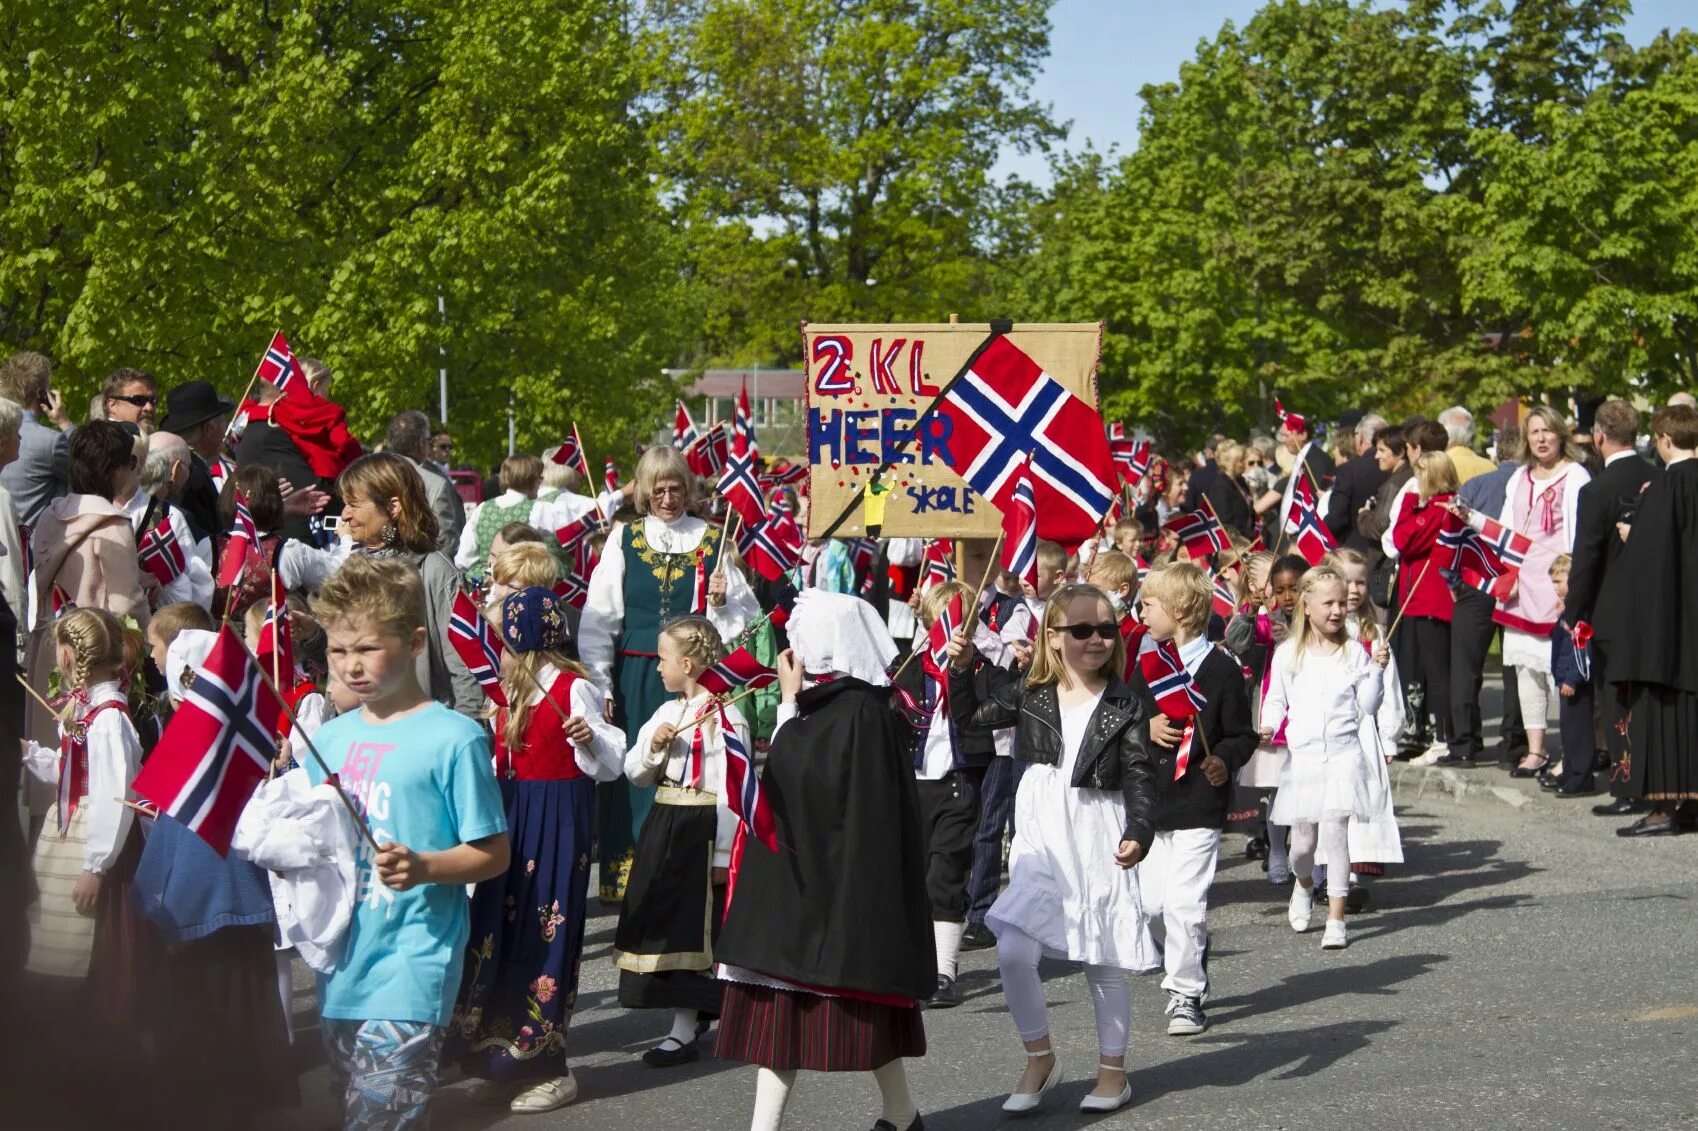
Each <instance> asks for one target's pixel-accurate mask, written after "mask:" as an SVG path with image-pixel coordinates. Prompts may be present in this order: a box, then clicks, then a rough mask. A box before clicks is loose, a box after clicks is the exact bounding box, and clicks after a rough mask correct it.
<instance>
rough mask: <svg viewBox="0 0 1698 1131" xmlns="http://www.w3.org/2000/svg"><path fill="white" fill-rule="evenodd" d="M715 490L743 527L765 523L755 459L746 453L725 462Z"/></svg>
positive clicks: (764, 505) (764, 500) (764, 508)
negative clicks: (728, 505)
mask: <svg viewBox="0 0 1698 1131" xmlns="http://www.w3.org/2000/svg"><path fill="white" fill-rule="evenodd" d="M716 490H718V491H719V493H720V494H721V495H722V496H724V498H725V501H726V502H727V503H729V504H730V505H731V509H732V510H734V511H736V512H737V517H738V518H740V519H742V520H743V525H744V526H759V525H760V524H761V523H763V522H765V521H766V499H765V498H764V497H763V496H762V495H761V485H760V482H759V480H757V479H756V478H755V457H754V456H753V455H750V454H748V453H744V454H742V455H733V456H732V457H731V458H730V459H728V460H726V461H725V471H724V472H723V473H722V474H721V475H720V477H719V483H718V485H717V487H716Z"/></svg>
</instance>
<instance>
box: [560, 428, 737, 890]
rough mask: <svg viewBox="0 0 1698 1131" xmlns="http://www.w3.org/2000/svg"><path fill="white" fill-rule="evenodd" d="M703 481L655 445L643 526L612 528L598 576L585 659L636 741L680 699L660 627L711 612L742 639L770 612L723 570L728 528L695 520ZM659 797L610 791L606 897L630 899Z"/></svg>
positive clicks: (638, 488) (625, 789) (644, 490)
mask: <svg viewBox="0 0 1698 1131" xmlns="http://www.w3.org/2000/svg"><path fill="white" fill-rule="evenodd" d="M695 490H696V479H695V476H693V475H691V474H690V469H689V468H688V467H686V466H685V464H684V457H683V456H681V455H679V454H678V452H677V451H676V450H675V449H673V448H669V447H656V448H650V449H648V450H647V451H645V452H644V453H643V456H642V458H641V459H640V460H638V461H637V471H636V476H635V481H634V492H635V496H636V502H637V509H638V511H639V512H640V513H641V514H642V515H643V517H642V518H641V519H640V520H635V521H632V522H628V523H620V524H618V525H616V526H614V527H613V529H612V530H610V531H609V532H608V538H607V548H606V550H605V551H604V552H603V553H602V555H601V560H600V561H599V562H597V563H596V568H595V572H594V573H592V574H591V575H590V592H589V598H588V600H587V601H586V603H585V605H584V616H583V622H582V629H581V631H580V633H579V640H578V653H579V655H580V656H581V657H582V658H583V661H584V664H585V666H586V667H588V668H589V669H590V671H591V672H592V673H593V674H594V675H595V677H596V681H597V682H598V683H599V684H601V687H602V690H603V691H606V692H607V693H608V695H609V698H610V700H611V702H612V715H611V718H612V721H613V722H614V724H615V725H617V726H620V727H622V728H624V731H625V735H626V738H627V740H628V741H629V742H630V743H631V744H632V745H635V743H636V739H637V732H638V731H639V730H641V729H642V725H643V723H644V722H645V721H646V720H647V719H648V718H649V717H650V716H652V715H653V714H654V713H655V711H656V710H657V709H659V707H660V706H661V705H662V704H663V703H665V702H666V701H667V700H668V699H669V698H670V696H669V695H668V693H667V691H666V685H665V683H664V682H663V681H662V680H661V678H660V671H659V667H658V659H657V657H658V643H657V639H658V637H659V634H660V630H661V629H662V628H663V627H665V626H666V625H667V624H668V623H669V622H671V621H672V620H673V618H675V617H680V616H698V615H699V616H706V617H707V619H708V620H709V621H710V622H712V624H713V626H714V628H716V629H718V630H719V635H720V637H721V638H722V639H724V640H733V639H735V638H736V637H737V636H738V635H739V634H741V633H742V631H743V628H744V626H746V625H747V624H748V623H749V622H750V621H751V620H753V619H754V618H755V617H756V616H757V615H758V614H759V612H760V608H759V606H758V605H757V604H756V603H755V595H754V594H753V593H752V592H751V591H750V589H749V586H748V583H747V582H746V581H745V580H744V579H743V575H742V574H740V573H738V572H737V571H736V570H734V569H722V568H720V564H719V563H720V555H721V554H722V553H723V552H724V549H725V548H724V547H723V546H722V545H721V544H720V540H721V537H722V534H723V531H724V527H723V526H716V525H710V524H708V523H707V522H705V521H703V520H702V519H699V518H696V517H694V516H692V515H691V514H690V507H691V505H692V504H693V503H694V502H695ZM653 798H654V791H653V790H652V789H643V788H641V787H638V786H636V785H634V784H632V783H631V782H630V781H628V780H623V779H622V780H620V781H616V782H611V783H609V784H608V785H607V786H605V787H603V789H602V790H601V795H600V798H599V802H598V803H599V806H600V808H599V810H598V822H597V827H598V829H599V830H600V832H599V836H600V843H601V898H602V899H603V900H606V901H617V900H619V899H622V898H623V897H624V895H625V883H626V879H627V877H628V876H629V873H630V870H631V855H632V850H633V846H634V845H635V844H636V838H637V833H638V832H639V831H640V830H641V829H642V827H643V819H644V818H645V817H647V816H648V811H649V805H650V804H651V803H652V801H653Z"/></svg>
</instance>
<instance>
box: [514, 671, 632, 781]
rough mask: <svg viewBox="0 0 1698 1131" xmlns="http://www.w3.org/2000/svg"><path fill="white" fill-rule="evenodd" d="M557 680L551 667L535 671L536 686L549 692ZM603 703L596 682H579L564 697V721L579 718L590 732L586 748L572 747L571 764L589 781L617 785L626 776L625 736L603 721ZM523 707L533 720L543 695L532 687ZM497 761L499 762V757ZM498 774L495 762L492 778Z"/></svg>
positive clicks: (541, 707) (558, 675)
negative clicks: (620, 776)
mask: <svg viewBox="0 0 1698 1131" xmlns="http://www.w3.org/2000/svg"><path fill="white" fill-rule="evenodd" d="M560 676H561V672H560V669H559V668H557V667H555V666H554V665H553V664H544V665H542V667H541V668H539V669H537V682H538V683H539V684H540V685H541V686H542V687H546V688H548V689H549V690H550V691H552V690H554V682H555V680H557V679H559V678H560ZM602 702H603V697H602V694H601V688H599V687H597V686H596V684H595V680H593V679H580V680H578V681H577V682H576V683H574V684H573V685H572V690H571V693H570V694H569V695H568V696H567V707H566V714H567V717H568V718H570V717H572V716H577V717H579V718H582V719H583V720H584V722H586V723H588V724H589V728H590V742H589V745H588V746H580V745H578V744H577V743H576V742H574V743H572V761H573V763H574V764H575V765H576V766H577V767H578V769H580V770H582V771H583V773H584V776H585V777H587V778H589V779H590V780H591V781H598V782H603V781H618V780H619V775H620V774H622V773H624V772H625V732H624V731H622V730H620V729H619V728H618V727H616V726H614V725H613V724H612V723H610V722H606V721H604V718H603V715H602V710H601V705H602ZM525 704H526V705H527V706H528V707H530V709H531V717H532V718H535V717H536V712H537V711H539V710H542V709H543V706H542V691H541V690H540V689H539V688H537V687H532V688H531V691H530V694H529V695H526V696H525ZM548 710H550V711H552V710H554V708H552V707H550V708H548ZM496 757H497V759H499V757H500V755H496ZM501 772H502V768H501V765H500V762H499V760H498V761H497V762H496V765H495V776H496V777H500V776H501Z"/></svg>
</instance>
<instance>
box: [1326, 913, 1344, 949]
mask: <svg viewBox="0 0 1698 1131" xmlns="http://www.w3.org/2000/svg"><path fill="white" fill-rule="evenodd" d="M1349 945H1350V933H1349V931H1348V930H1347V929H1346V928H1345V926H1344V920H1343V919H1328V920H1327V929H1326V931H1325V932H1324V933H1323V934H1322V935H1321V949H1322V950H1343V949H1344V948H1345V947H1347V946H1349Z"/></svg>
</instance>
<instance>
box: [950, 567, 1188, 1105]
mask: <svg viewBox="0 0 1698 1131" xmlns="http://www.w3.org/2000/svg"><path fill="white" fill-rule="evenodd" d="M966 650H967V647H966V646H965V645H964V644H961V643H960V642H959V641H958V643H957V644H956V645H955V646H953V647H952V651H955V652H961V651H966ZM1125 666H1126V642H1125V641H1124V640H1123V639H1122V638H1121V635H1120V625H1119V623H1118V622H1117V621H1116V620H1115V616H1114V608H1113V606H1112V605H1111V604H1110V602H1109V599H1108V597H1107V595H1106V594H1104V593H1103V591H1102V590H1100V589H1098V588H1096V587H1095V586H1091V585H1067V586H1064V587H1062V588H1061V589H1058V590H1056V592H1055V594H1054V595H1053V596H1052V597H1051V598H1050V600H1049V604H1048V605H1047V606H1046V607H1045V610H1044V631H1043V633H1042V634H1041V637H1040V639H1039V641H1037V647H1036V649H1035V651H1034V655H1033V659H1032V667H1031V671H1030V672H1028V673H1024V674H1016V673H1013V672H1004V671H1002V670H1001V669H999V668H996V667H991V666H987V667H986V668H985V669H984V670H983V672H981V673H980V676H979V677H978V678H979V679H980V680H983V681H984V690H983V694H982V696H981V693H980V690H979V686H978V681H977V680H975V679H972V678H965V679H963V678H954V677H952V678H951V679H950V683H949V694H950V695H951V696H952V697H953V696H956V695H966V696H968V697H970V699H972V700H974V701H975V702H974V703H973V708H972V716H971V717H972V723H973V725H974V726H976V727H982V728H984V729H986V730H998V729H1001V728H1002V727H1009V726H1011V727H1014V728H1015V747H1014V756H1015V757H1017V758H1019V759H1020V760H1021V761H1022V762H1025V763H1027V765H1026V770H1025V774H1024V776H1023V777H1022V778H1021V779H1020V785H1019V788H1018V789H1017V790H1016V792H1015V795H1014V844H1013V847H1012V848H1011V849H1010V851H1009V857H1008V887H1007V888H1006V889H1004V891H1003V893H1002V895H1000V896H998V897H997V901H996V902H995V903H994V904H992V905H991V909H990V911H989V912H988V913H987V914H986V916H985V924H986V926H988V927H989V928H990V929H991V931H992V932H993V933H994V934H995V935H996V957H997V965H998V966H999V967H1001V970H1002V990H1003V995H1004V997H1005V998H1006V999H1007V1001H1008V1012H1009V1014H1010V1015H1011V1016H1012V1017H1013V1019H1014V1029H1015V1031H1016V1032H1017V1033H1018V1034H1019V1035H1020V1040H1021V1041H1022V1042H1024V1044H1025V1046H1026V1058H1027V1059H1026V1070H1025V1073H1024V1074H1023V1075H1022V1076H1021V1077H1020V1082H1019V1084H1018V1085H1017V1086H1016V1087H1015V1089H1014V1092H1013V1094H1011V1095H1010V1096H1009V1097H1008V1099H1007V1101H1006V1102H1004V1103H1003V1105H1002V1110H1003V1111H1006V1112H1016V1113H1018V1112H1029V1111H1033V1110H1035V1109H1036V1108H1037V1107H1038V1106H1039V1105H1040V1104H1041V1103H1042V1102H1043V1097H1044V1095H1045V1094H1046V1093H1048V1092H1049V1091H1050V1090H1051V1089H1052V1088H1054V1087H1055V1085H1056V1083H1057V1082H1058V1081H1059V1080H1060V1079H1061V1064H1060V1061H1059V1060H1058V1059H1057V1057H1056V1052H1055V1049H1054V1047H1053V1046H1052V1044H1051V1043H1050V1035H1049V1009H1048V1006H1047V1005H1046V1004H1045V1002H1044V988H1043V982H1042V980H1041V979H1040V978H1039V977H1038V962H1039V960H1040V959H1042V958H1045V957H1048V958H1061V959H1066V960H1068V961H1072V962H1082V963H1084V965H1085V980H1086V982H1087V983H1089V985H1090V987H1091V1007H1092V1009H1093V1010H1094V1011H1095V1013H1096V1020H1097V1052H1098V1060H1097V1083H1096V1087H1095V1088H1094V1089H1093V1090H1092V1091H1091V1093H1090V1094H1089V1095H1087V1096H1086V1097H1085V1098H1084V1100H1083V1101H1082V1102H1081V1103H1080V1104H1079V1110H1081V1111H1084V1112H1093V1113H1101V1112H1109V1111H1118V1110H1119V1109H1120V1108H1122V1107H1124V1106H1126V1104H1127V1103H1129V1102H1130V1101H1131V1099H1132V1089H1131V1086H1130V1085H1129V1084H1128V1083H1127V1082H1126V1045H1127V1041H1128V1039H1129V1034H1130V1031H1131V1024H1132V1004H1131V997H1130V994H1129V992H1128V990H1127V987H1126V971H1128V970H1132V971H1143V970H1150V969H1153V968H1154V967H1155V966H1156V965H1158V964H1159V963H1160V961H1161V958H1160V955H1159V953H1158V952H1157V951H1156V948H1155V940H1154V938H1153V937H1152V936H1151V934H1150V928H1149V922H1148V919H1147V918H1146V916H1145V914H1144V907H1143V902H1142V900H1141V899H1140V897H1139V894H1138V878H1137V876H1136V875H1135V874H1134V873H1133V871H1132V869H1133V868H1134V867H1135V866H1136V865H1137V863H1138V861H1139V860H1141V859H1142V858H1143V856H1144V852H1145V850H1147V849H1148V848H1149V846H1150V841H1151V837H1152V836H1153V835H1154V834H1153V818H1154V815H1155V804H1156V789H1157V787H1156V781H1157V780H1158V776H1159V775H1162V774H1164V773H1165V774H1166V776H1167V778H1168V779H1171V778H1172V777H1173V758H1172V756H1171V755H1170V754H1166V753H1162V752H1152V750H1151V749H1150V748H1149V747H1148V746H1147V745H1146V742H1145V738H1144V729H1145V720H1144V709H1143V707H1142V705H1141V701H1140V699H1139V697H1138V694H1137V693H1136V692H1134V691H1133V690H1132V689H1131V688H1129V687H1128V686H1127V685H1126V683H1125V682H1124V681H1123V680H1122V679H1121V678H1120V673H1121V672H1122V671H1123V670H1125Z"/></svg>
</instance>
